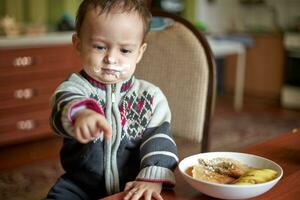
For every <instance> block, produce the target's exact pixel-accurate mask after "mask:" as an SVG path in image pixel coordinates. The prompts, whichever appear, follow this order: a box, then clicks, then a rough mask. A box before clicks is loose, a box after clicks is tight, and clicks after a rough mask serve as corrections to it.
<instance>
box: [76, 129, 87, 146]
mask: <svg viewBox="0 0 300 200" xmlns="http://www.w3.org/2000/svg"><path fill="white" fill-rule="evenodd" d="M74 137H75V139H76V140H77V141H78V142H80V143H83V144H86V143H88V142H89V140H86V139H84V138H82V136H81V130H80V128H79V127H77V128H75V130H74Z"/></svg>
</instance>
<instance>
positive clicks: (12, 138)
mask: <svg viewBox="0 0 300 200" xmlns="http://www.w3.org/2000/svg"><path fill="white" fill-rule="evenodd" d="M49 116H50V109H48V110H39V111H34V112H31V113H22V112H20V113H16V114H15V115H12V116H10V117H7V118H3V117H1V118H0V137H1V138H0V146H1V145H4V144H12V143H16V142H20V141H25V140H31V139H34V138H43V137H45V136H49V135H51V134H53V133H51V130H50V126H49Z"/></svg>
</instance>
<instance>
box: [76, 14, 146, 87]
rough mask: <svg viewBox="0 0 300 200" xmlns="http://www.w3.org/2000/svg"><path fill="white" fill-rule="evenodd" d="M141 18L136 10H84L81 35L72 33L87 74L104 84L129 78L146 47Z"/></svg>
mask: <svg viewBox="0 0 300 200" xmlns="http://www.w3.org/2000/svg"><path fill="white" fill-rule="evenodd" d="M142 41H143V22H142V20H141V19H140V17H139V16H138V14H137V13H134V12H132V13H122V12H118V11H112V12H111V13H109V14H101V15H99V10H98V9H91V10H90V11H88V13H86V16H85V19H84V21H83V24H82V27H81V31H80V38H79V37H77V35H74V36H73V44H74V46H75V48H76V49H77V51H78V53H79V56H80V59H81V62H82V65H83V68H84V70H85V71H86V73H87V74H89V75H90V76H91V77H92V78H94V79H95V80H97V81H100V82H102V83H105V84H112V83H117V82H120V81H123V80H126V79H128V78H129V77H130V76H131V75H132V74H133V73H134V71H135V67H136V64H137V63H138V62H139V61H140V59H141V58H142V55H143V53H144V51H145V49H146V44H142Z"/></svg>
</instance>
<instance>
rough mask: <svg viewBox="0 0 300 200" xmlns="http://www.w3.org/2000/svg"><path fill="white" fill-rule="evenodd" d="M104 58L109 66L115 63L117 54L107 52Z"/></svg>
mask: <svg viewBox="0 0 300 200" xmlns="http://www.w3.org/2000/svg"><path fill="white" fill-rule="evenodd" d="M105 58H106V62H107V63H109V64H114V63H116V62H117V54H116V53H115V52H114V51H109V52H107V54H106V56H105Z"/></svg>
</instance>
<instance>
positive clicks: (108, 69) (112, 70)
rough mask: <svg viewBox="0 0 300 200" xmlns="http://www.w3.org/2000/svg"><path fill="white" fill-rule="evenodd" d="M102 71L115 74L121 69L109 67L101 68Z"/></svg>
mask: <svg viewBox="0 0 300 200" xmlns="http://www.w3.org/2000/svg"><path fill="white" fill-rule="evenodd" d="M102 72H103V73H105V74H116V73H121V70H117V69H111V68H102Z"/></svg>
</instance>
